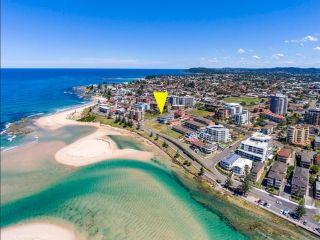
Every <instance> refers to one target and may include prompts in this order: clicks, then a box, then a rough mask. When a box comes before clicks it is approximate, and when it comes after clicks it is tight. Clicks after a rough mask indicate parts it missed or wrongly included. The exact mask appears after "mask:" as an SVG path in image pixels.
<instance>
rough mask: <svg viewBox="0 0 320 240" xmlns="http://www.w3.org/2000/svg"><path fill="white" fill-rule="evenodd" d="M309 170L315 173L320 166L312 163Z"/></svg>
mask: <svg viewBox="0 0 320 240" xmlns="http://www.w3.org/2000/svg"><path fill="white" fill-rule="evenodd" d="M310 170H311V171H312V173H314V174H316V173H318V172H320V166H318V165H312V166H311V168H310Z"/></svg>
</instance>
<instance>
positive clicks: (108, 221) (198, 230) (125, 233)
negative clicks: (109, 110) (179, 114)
mask: <svg viewBox="0 0 320 240" xmlns="http://www.w3.org/2000/svg"><path fill="white" fill-rule="evenodd" d="M48 216H51V217H55V218H62V219H64V220H67V221H70V222H72V223H74V224H75V225H76V226H77V227H78V228H79V229H81V230H84V231H85V232H87V233H88V235H89V237H91V238H97V239H98V238H99V237H101V236H103V237H104V238H106V239H165V238H164V237H168V238H166V239H245V237H244V236H243V235H241V234H240V233H239V232H237V231H236V230H234V229H232V228H231V227H230V226H228V225H227V224H226V223H225V222H224V221H223V220H221V219H220V218H219V217H218V216H217V215H216V214H214V213H213V212H211V211H209V210H208V209H206V208H204V207H203V206H202V205H201V204H198V203H197V202H195V201H194V200H193V199H192V198H191V197H190V194H189V192H188V191H187V189H185V188H183V187H182V186H181V185H180V184H179V183H178V182H177V181H176V179H175V178H174V177H173V176H172V174H171V173H170V172H168V171H165V170H164V169H162V168H159V167H157V166H155V165H154V164H152V163H143V162H138V161H131V160H125V159H123V160H117V161H109V162H108V161H107V162H102V163H98V164H95V165H93V166H89V167H84V168H82V169H79V170H77V171H75V172H73V173H72V174H70V175H69V176H67V177H66V178H63V179H61V180H60V181H58V182H57V183H56V184H55V185H54V186H52V187H49V188H47V189H46V190H44V191H41V192H39V193H37V194H35V195H32V196H30V197H26V198H23V199H19V200H17V201H13V202H11V203H8V204H5V205H4V206H2V213H1V224H2V226H6V225H8V224H12V223H17V222H19V221H22V220H26V219H34V218H35V217H48ZM162 237H163V238H162ZM172 237H173V238H172Z"/></svg>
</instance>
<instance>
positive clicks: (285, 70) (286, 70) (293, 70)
mask: <svg viewBox="0 0 320 240" xmlns="http://www.w3.org/2000/svg"><path fill="white" fill-rule="evenodd" d="M186 72H188V73H195V74H214V73H215V74H218V73H268V74H320V68H297V67H276V68H204V67H197V68H189V69H187V70H186Z"/></svg>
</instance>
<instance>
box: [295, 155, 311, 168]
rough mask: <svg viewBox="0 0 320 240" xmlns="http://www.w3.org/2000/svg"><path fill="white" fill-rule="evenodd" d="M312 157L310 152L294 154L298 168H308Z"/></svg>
mask: <svg viewBox="0 0 320 240" xmlns="http://www.w3.org/2000/svg"><path fill="white" fill-rule="evenodd" d="M313 159H314V156H313V153H312V152H311V151H303V152H299V153H297V154H296V161H297V165H298V166H299V167H303V168H310V167H311V165H312V162H313Z"/></svg>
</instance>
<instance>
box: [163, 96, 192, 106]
mask: <svg viewBox="0 0 320 240" xmlns="http://www.w3.org/2000/svg"><path fill="white" fill-rule="evenodd" d="M168 101H169V103H170V104H171V105H172V106H174V105H183V106H185V107H193V105H194V103H195V101H194V97H191V96H175V95H171V96H169V97H168Z"/></svg>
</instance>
